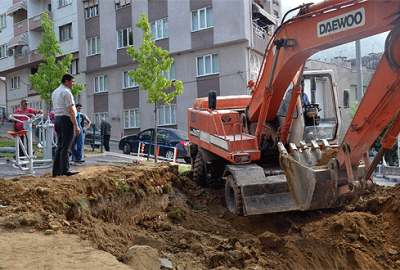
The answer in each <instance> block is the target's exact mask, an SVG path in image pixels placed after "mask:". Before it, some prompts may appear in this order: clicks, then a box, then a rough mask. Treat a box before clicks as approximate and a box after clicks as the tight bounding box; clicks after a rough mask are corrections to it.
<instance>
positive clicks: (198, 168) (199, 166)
mask: <svg viewBox="0 0 400 270" xmlns="http://www.w3.org/2000/svg"><path fill="white" fill-rule="evenodd" d="M193 180H194V181H195V182H196V183H197V184H198V185H199V186H201V187H207V180H206V169H205V166H204V160H203V156H202V155H201V152H200V151H199V152H197V155H196V159H195V161H194V170H193Z"/></svg>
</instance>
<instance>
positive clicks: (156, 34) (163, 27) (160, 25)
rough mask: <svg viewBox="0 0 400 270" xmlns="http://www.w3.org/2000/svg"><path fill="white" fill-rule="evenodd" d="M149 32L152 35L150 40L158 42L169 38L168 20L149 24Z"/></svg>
mask: <svg viewBox="0 0 400 270" xmlns="http://www.w3.org/2000/svg"><path fill="white" fill-rule="evenodd" d="M150 32H151V33H152V34H153V39H152V40H159V39H163V38H168V37H169V23H168V18H164V19H161V20H157V21H154V22H151V23H150Z"/></svg>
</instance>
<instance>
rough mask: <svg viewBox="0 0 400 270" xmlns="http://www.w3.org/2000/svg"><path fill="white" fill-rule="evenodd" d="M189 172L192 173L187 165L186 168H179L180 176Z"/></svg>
mask: <svg viewBox="0 0 400 270" xmlns="http://www.w3.org/2000/svg"><path fill="white" fill-rule="evenodd" d="M187 171H190V166H187V165H185V166H179V168H178V172H179V174H182V173H185V172H187Z"/></svg>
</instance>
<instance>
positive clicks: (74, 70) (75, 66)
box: [69, 59, 79, 75]
mask: <svg viewBox="0 0 400 270" xmlns="http://www.w3.org/2000/svg"><path fill="white" fill-rule="evenodd" d="M69 73H70V74H71V75H76V74H79V59H73V60H71V66H70V67H69Z"/></svg>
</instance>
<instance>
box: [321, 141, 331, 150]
mask: <svg viewBox="0 0 400 270" xmlns="http://www.w3.org/2000/svg"><path fill="white" fill-rule="evenodd" d="M329 149H331V146H330V145H329V143H328V141H327V140H326V139H322V150H325V151H328V150H329Z"/></svg>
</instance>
